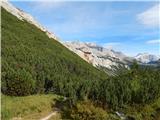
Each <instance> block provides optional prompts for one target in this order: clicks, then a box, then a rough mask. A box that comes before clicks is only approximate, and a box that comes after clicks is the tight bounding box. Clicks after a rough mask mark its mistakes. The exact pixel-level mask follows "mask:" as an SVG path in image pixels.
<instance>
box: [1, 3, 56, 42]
mask: <svg viewBox="0 0 160 120" xmlns="http://www.w3.org/2000/svg"><path fill="white" fill-rule="evenodd" d="M1 5H2V6H3V8H5V9H6V10H7V11H8V12H9V13H11V14H12V15H14V16H16V17H17V18H18V19H20V20H22V21H24V20H25V21H27V22H29V23H31V24H33V25H35V26H36V27H37V28H39V29H40V30H42V31H44V32H45V33H46V34H47V36H48V37H49V38H53V39H55V40H58V39H59V38H58V37H57V36H56V35H55V34H53V33H51V32H49V31H48V30H47V29H46V28H44V27H43V26H42V25H41V24H40V23H39V22H38V21H36V20H35V19H34V18H33V17H32V16H31V15H30V14H28V13H26V12H24V11H23V10H20V9H18V8H16V7H15V6H13V5H12V4H11V3H10V2H9V1H8V0H2V1H1Z"/></svg>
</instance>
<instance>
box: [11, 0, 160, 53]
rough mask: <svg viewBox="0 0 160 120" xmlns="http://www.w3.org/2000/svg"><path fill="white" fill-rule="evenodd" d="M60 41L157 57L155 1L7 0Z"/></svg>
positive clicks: (159, 25)
mask: <svg viewBox="0 0 160 120" xmlns="http://www.w3.org/2000/svg"><path fill="white" fill-rule="evenodd" d="M11 3H12V4H13V5H15V6H16V7H18V8H20V9H22V10H23V11H25V12H27V13H29V14H31V15H32V16H33V17H34V18H35V19H36V20H37V21H38V22H39V23H40V24H42V25H43V26H44V27H46V28H47V29H48V30H49V31H51V32H53V33H55V34H56V36H58V37H59V38H60V39H61V40H62V41H82V42H93V43H96V44H98V45H101V46H103V47H106V48H109V49H113V50H116V51H121V52H123V53H124V54H126V55H129V56H135V55H136V54H138V53H150V54H155V55H160V15H159V14H160V3H158V1H146V2H145V1H140V2H138V1H134V2H133V1H132V2H129V1H100V2H98V1H88V2H87V1H77V2H75V1H74V2H73V1H51V0H50V1H46V0H41V1H39V0H34V1H27V0H26V1H11Z"/></svg>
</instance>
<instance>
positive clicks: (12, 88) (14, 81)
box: [3, 69, 35, 96]
mask: <svg viewBox="0 0 160 120" xmlns="http://www.w3.org/2000/svg"><path fill="white" fill-rule="evenodd" d="M5 80H6V81H3V83H4V82H5V85H6V86H5V89H6V94H8V95H11V96H26V95H30V94H33V92H34V84H35V83H34V80H33V79H32V75H31V74H30V73H29V72H27V71H26V70H24V69H22V70H21V69H20V70H17V71H12V72H10V73H8V75H7V76H6V78H5Z"/></svg>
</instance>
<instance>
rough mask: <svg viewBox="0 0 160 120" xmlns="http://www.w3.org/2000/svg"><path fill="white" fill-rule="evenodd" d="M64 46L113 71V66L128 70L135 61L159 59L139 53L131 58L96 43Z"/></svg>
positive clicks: (76, 42)
mask: <svg viewBox="0 0 160 120" xmlns="http://www.w3.org/2000/svg"><path fill="white" fill-rule="evenodd" d="M63 44H64V45H65V46H66V47H68V48H69V49H70V50H71V51H73V52H75V53H76V54H78V55H79V56H80V57H81V58H83V59H84V60H86V61H87V62H89V63H91V64H92V65H93V66H101V67H106V68H108V69H113V66H114V67H119V66H123V67H126V68H127V67H128V65H129V64H130V63H132V62H133V61H134V60H136V61H137V62H138V63H140V64H147V63H150V62H154V61H157V60H158V59H159V57H158V56H156V55H151V54H148V53H139V54H138V55H137V56H135V57H129V56H127V55H125V54H123V53H122V52H118V51H114V50H112V49H107V48H104V47H102V46H99V45H96V44H95V43H85V42H79V41H73V42H64V43H63Z"/></svg>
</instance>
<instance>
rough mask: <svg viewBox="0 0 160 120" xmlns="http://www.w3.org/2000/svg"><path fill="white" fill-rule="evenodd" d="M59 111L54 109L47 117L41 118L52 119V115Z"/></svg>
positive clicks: (42, 119)
mask: <svg viewBox="0 0 160 120" xmlns="http://www.w3.org/2000/svg"><path fill="white" fill-rule="evenodd" d="M57 112H58V111H54V112H52V113H50V114H49V115H47V116H46V117H44V118H41V119H40V120H48V119H50V118H51V117H52V116H54V115H56V114H57Z"/></svg>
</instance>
